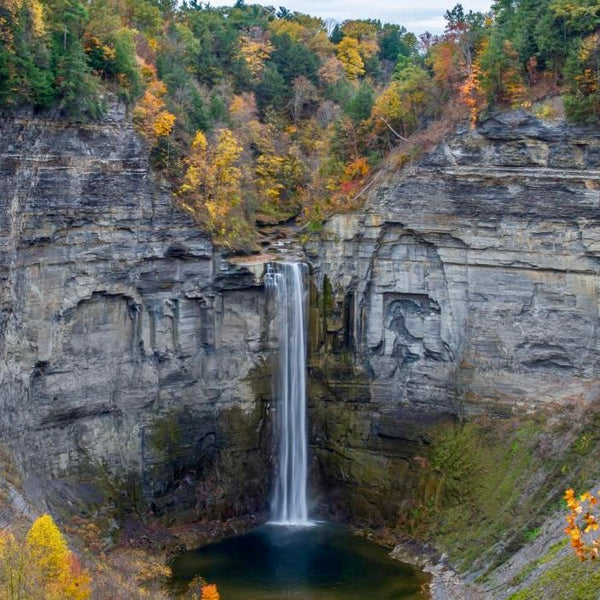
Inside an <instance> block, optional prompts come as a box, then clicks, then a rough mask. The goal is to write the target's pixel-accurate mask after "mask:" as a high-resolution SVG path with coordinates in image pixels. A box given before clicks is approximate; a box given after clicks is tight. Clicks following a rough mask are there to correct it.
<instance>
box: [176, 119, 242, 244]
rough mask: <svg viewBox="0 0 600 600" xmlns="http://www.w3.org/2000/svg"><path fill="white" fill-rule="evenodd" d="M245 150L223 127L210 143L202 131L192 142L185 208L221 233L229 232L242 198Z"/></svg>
mask: <svg viewBox="0 0 600 600" xmlns="http://www.w3.org/2000/svg"><path fill="white" fill-rule="evenodd" d="M242 152H243V148H242V146H241V145H240V144H239V142H238V140H237V138H236V137H235V135H234V134H233V132H232V131H231V130H229V129H220V130H219V131H218V132H217V135H216V140H215V141H214V143H212V144H209V143H208V140H207V139H206V136H205V135H204V133H203V132H202V131H198V132H197V133H196V135H195V137H194V141H193V142H192V147H191V150H190V154H189V157H188V158H187V159H186V161H185V162H186V165H187V169H186V172H185V175H184V177H183V183H182V185H181V187H180V188H179V196H180V198H181V200H182V206H183V208H184V209H186V210H189V211H190V212H192V213H193V214H194V215H195V217H196V218H197V219H198V220H199V221H200V222H201V223H202V224H203V225H204V226H205V227H206V228H207V230H208V231H210V232H211V233H213V234H216V235H217V236H218V237H219V236H220V237H223V236H227V235H228V233H229V232H230V228H231V227H230V226H231V223H232V221H233V219H234V217H235V214H234V209H235V207H237V206H238V205H239V204H240V202H241V199H242V187H241V181H242V171H241V169H240V168H239V166H238V164H237V163H238V160H239V158H240V156H241V154H242Z"/></svg>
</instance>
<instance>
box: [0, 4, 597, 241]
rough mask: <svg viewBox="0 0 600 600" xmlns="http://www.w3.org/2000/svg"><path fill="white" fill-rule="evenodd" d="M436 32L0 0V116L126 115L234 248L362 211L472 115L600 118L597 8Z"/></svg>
mask: <svg viewBox="0 0 600 600" xmlns="http://www.w3.org/2000/svg"><path fill="white" fill-rule="evenodd" d="M445 19H446V28H445V31H444V33H443V34H441V35H431V34H427V33H426V34H424V35H422V36H420V37H419V38H417V37H416V36H415V35H414V34H412V33H410V32H408V31H407V30H406V29H405V28H404V27H402V26H401V25H398V24H390V23H381V22H380V21H378V20H374V19H369V20H365V19H360V20H347V21H344V22H342V23H332V22H325V21H323V20H322V19H319V18H316V17H311V16H309V15H305V14H301V13H298V12H294V11H290V10H288V9H286V8H284V7H279V8H274V7H263V6H260V5H250V4H245V3H244V1H243V0H238V2H237V3H236V4H235V5H234V6H232V7H221V8H215V7H211V6H210V5H209V4H203V3H200V2H196V1H195V0H192V1H190V2H183V3H182V4H178V3H176V2H175V1H174V0H88V1H80V0H0V107H3V109H4V110H17V109H20V108H21V107H30V108H32V109H33V110H35V111H38V112H42V113H43V112H44V111H54V114H55V113H56V112H57V111H58V112H59V113H61V114H62V115H64V116H66V117H68V118H70V119H75V120H86V119H88V120H89V119H96V118H99V117H101V115H102V114H103V112H104V111H105V110H106V109H107V107H108V106H109V104H110V102H112V101H114V98H115V97H119V98H121V99H122V100H123V101H124V102H126V103H127V104H128V105H129V106H130V109H131V114H132V118H133V122H134V124H135V126H136V128H137V129H138V131H139V132H140V133H141V134H142V135H143V136H144V137H145V138H146V140H147V141H148V144H149V147H150V149H151V158H152V162H153V165H154V166H155V168H157V169H159V170H161V171H162V172H163V173H164V175H165V176H167V177H168V178H169V179H170V180H171V181H172V183H173V185H174V187H175V189H176V190H177V201H178V203H179V204H180V205H181V207H182V208H183V209H184V210H187V211H189V212H190V213H191V214H193V216H194V217H195V218H196V219H197V220H198V222H199V223H200V224H201V225H202V226H203V227H204V228H205V229H206V230H207V231H209V232H210V233H211V234H212V236H213V237H214V239H215V240H216V241H217V243H220V244H222V245H224V246H226V247H228V248H230V249H232V250H240V251H250V250H252V249H254V248H256V245H257V241H258V237H259V233H258V230H257V226H268V225H270V224H275V223H282V222H286V221H288V220H292V219H295V220H296V221H298V222H301V223H303V224H304V225H305V226H307V227H309V228H310V227H316V226H318V224H319V223H320V221H321V220H322V219H323V218H325V217H326V216H327V215H328V214H330V213H332V212H335V211H340V210H347V209H352V208H354V207H356V206H357V204H358V203H359V202H360V200H361V193H362V190H364V189H365V186H366V185H368V181H369V177H371V176H372V174H373V172H374V171H375V170H376V169H377V168H378V165H379V164H380V163H381V161H382V159H384V158H385V157H386V155H388V154H389V153H390V152H391V151H392V150H395V149H396V148H397V147H398V146H400V147H405V148H406V150H405V156H406V157H407V158H410V157H411V156H413V155H414V154H415V153H417V152H418V151H419V143H418V142H416V143H413V144H412V145H411V144H410V143H409V142H407V140H408V139H409V138H411V136H415V135H418V134H419V132H422V131H425V130H427V129H428V128H430V129H431V128H432V127H435V124H436V123H438V122H443V121H444V119H445V120H446V121H448V120H450V121H451V120H452V117H453V116H454V117H456V116H457V115H458V117H462V116H463V115H464V114H468V113H469V112H470V116H471V121H472V122H473V123H475V122H476V121H477V120H478V119H480V118H481V117H482V116H485V115H487V114H489V113H491V112H493V111H495V110H499V109H503V108H515V107H527V108H530V107H532V106H533V107H534V108H536V109H537V110H539V111H540V113H541V114H542V116H551V112H552V110H553V109H552V108H551V107H550V105H544V104H543V100H544V99H545V98H550V97H556V96H558V95H561V96H562V97H563V98H564V110H565V113H566V116H567V117H568V118H569V119H571V120H573V121H575V122H579V123H595V124H599V123H600V4H599V3H598V2H597V0H498V1H497V2H495V3H494V4H493V6H492V8H491V11H490V12H489V13H488V14H482V13H478V12H472V11H469V12H466V11H465V10H464V9H463V7H462V6H461V5H460V4H457V5H456V6H454V8H452V9H450V10H448V11H447V12H446V14H445Z"/></svg>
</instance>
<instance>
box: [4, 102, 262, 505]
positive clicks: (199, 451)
mask: <svg viewBox="0 0 600 600" xmlns="http://www.w3.org/2000/svg"><path fill="white" fill-rule="evenodd" d="M0 138H1V139H2V143H1V145H0V309H1V313H0V438H1V439H2V441H3V442H4V443H5V444H7V445H9V446H10V447H11V448H12V449H13V450H14V451H15V452H14V456H15V457H17V459H18V462H19V466H20V471H21V472H22V473H23V474H24V475H25V478H26V480H25V485H26V487H29V490H30V492H32V493H34V492H39V495H40V496H45V497H47V498H48V499H49V501H50V503H51V505H52V506H53V507H55V508H60V509H63V508H66V503H65V500H66V501H67V503H68V502H72V503H73V504H74V506H76V505H77V503H78V502H81V506H82V507H83V508H86V505H92V506H93V505H94V504H98V505H101V504H103V503H105V502H107V501H110V502H118V501H119V499H120V500H123V501H124V502H128V503H130V504H132V505H135V504H139V507H138V508H141V509H142V510H148V509H149V510H153V511H154V512H156V513H158V514H162V513H164V512H168V510H169V509H170V508H173V507H174V506H175V505H176V507H177V511H178V513H179V514H180V515H181V514H184V513H185V511H186V509H190V510H192V511H195V513H194V514H195V515H196V516H207V515H208V516H210V515H211V514H215V515H218V516H226V515H228V514H236V513H245V512H251V511H258V510H262V509H263V508H264V507H265V506H266V504H265V503H266V497H267V490H268V485H269V484H268V479H269V466H268V465H269V457H268V453H269V451H270V448H269V446H270V440H268V439H266V438H265V436H264V431H265V427H264V425H265V418H264V417H265V405H264V403H263V402H262V401H261V399H260V391H257V389H256V386H255V387H254V388H253V380H254V379H255V378H254V379H253V377H252V373H253V372H255V371H256V370H257V369H260V368H261V365H262V363H263V359H264V352H263V351H264V339H263V338H262V337H261V332H262V331H264V330H265V327H264V323H263V321H264V318H265V313H264V301H263V294H262V289H261V288H260V287H259V286H258V284H257V281H256V279H255V277H254V276H253V275H252V273H250V272H249V271H248V270H246V269H244V268H237V267H235V266H232V265H231V264H228V263H226V262H225V261H223V260H222V258H221V256H220V254H219V253H218V252H215V251H214V249H213V247H212V245H211V244H210V242H209V240H208V239H207V238H206V237H205V236H204V235H203V234H202V233H201V232H200V230H199V229H198V228H197V226H196V225H195V224H194V223H193V221H192V220H191V219H190V218H188V217H187V216H186V215H185V214H184V213H183V212H182V211H180V210H179V209H177V208H176V207H175V205H174V202H173V199H172V195H171V194H170V192H169V189H168V186H166V185H164V184H161V183H160V182H158V181H156V180H155V179H154V177H153V175H152V173H151V170H150V168H149V164H148V158H147V156H148V154H147V150H146V148H145V147H144V145H143V143H142V141H141V140H140V138H139V137H138V136H137V135H136V134H135V132H134V131H133V129H132V127H131V124H130V122H129V120H128V118H127V115H126V114H125V112H124V111H123V110H120V109H118V108H114V109H113V110H112V111H111V112H110V113H109V115H108V116H107V117H106V119H105V120H104V121H103V122H101V123H95V124H92V123H90V124H68V123H65V122H62V121H61V120H43V119H38V118H28V117H27V116H22V117H20V118H10V119H4V120H2V121H0ZM87 508H89V506H88V507H87Z"/></svg>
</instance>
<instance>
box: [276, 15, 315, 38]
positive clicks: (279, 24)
mask: <svg viewBox="0 0 600 600" xmlns="http://www.w3.org/2000/svg"><path fill="white" fill-rule="evenodd" d="M269 28H270V29H271V31H272V32H273V33H275V34H276V35H285V34H287V35H289V36H290V38H292V39H293V40H294V41H295V42H300V41H302V40H305V39H306V37H307V34H308V30H307V29H306V27H304V26H303V25H301V24H300V23H298V22H297V21H290V20H288V19H275V20H273V21H271V22H270V23H269Z"/></svg>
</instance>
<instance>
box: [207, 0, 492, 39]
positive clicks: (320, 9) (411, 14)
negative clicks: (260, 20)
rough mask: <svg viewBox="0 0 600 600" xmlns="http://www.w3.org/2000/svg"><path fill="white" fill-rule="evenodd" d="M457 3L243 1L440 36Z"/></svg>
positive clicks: (470, 1) (225, 1)
mask: <svg viewBox="0 0 600 600" xmlns="http://www.w3.org/2000/svg"><path fill="white" fill-rule="evenodd" d="M234 2H235V0H210V4H211V5H212V6H230V5H232V4H233V3H234ZM458 2H459V0H371V2H369V1H368V0H344V1H343V2H342V1H340V0H337V1H334V0H275V1H268V0H260V1H259V0H246V4H264V5H268V6H276V7H279V6H285V7H286V8H289V9H290V10H297V11H299V12H303V13H306V14H309V15H313V16H316V17H322V18H323V19H330V18H332V19H335V20H336V21H343V20H344V19H379V20H380V21H381V22H382V23H398V24H400V25H404V27H406V29H408V31H412V32H413V33H416V34H417V35H418V34H420V33H423V32H424V31H430V32H431V33H441V32H442V31H443V29H444V23H445V21H444V13H445V12H446V11H447V10H449V9H451V8H452V7H453V6H454V5H455V4H457V3H458ZM460 3H461V4H462V5H463V7H464V9H465V11H466V12H468V11H469V10H474V11H478V10H479V11H482V12H485V11H487V10H489V8H490V5H491V3H492V0H464V1H463V2H460Z"/></svg>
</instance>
